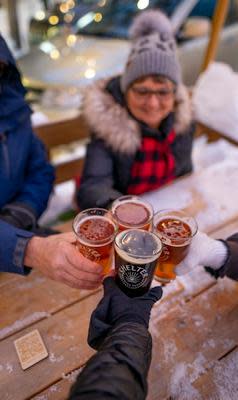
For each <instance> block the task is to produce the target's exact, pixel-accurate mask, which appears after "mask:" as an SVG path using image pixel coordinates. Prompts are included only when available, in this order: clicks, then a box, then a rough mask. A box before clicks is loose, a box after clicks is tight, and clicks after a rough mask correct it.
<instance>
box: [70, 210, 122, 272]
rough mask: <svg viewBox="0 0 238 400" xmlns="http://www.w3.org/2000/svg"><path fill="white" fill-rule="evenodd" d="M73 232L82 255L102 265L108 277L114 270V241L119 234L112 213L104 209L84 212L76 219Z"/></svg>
mask: <svg viewBox="0 0 238 400" xmlns="http://www.w3.org/2000/svg"><path fill="white" fill-rule="evenodd" d="M73 230H74V232H75V233H76V235H77V243H76V246H77V248H78V250H79V251H80V253H81V254H82V255H83V256H84V257H86V258H88V259H89V260H91V261H95V262H96V263H98V264H100V265H102V267H103V275H107V274H108V273H109V272H110V269H111V268H112V261H113V240H114V237H115V234H116V232H117V225H116V224H115V222H114V221H113V220H112V218H111V213H110V212H109V211H108V210H106V209H104V208H89V209H87V210H84V211H82V212H80V213H79V214H78V215H77V216H76V217H75V219H74V222H73Z"/></svg>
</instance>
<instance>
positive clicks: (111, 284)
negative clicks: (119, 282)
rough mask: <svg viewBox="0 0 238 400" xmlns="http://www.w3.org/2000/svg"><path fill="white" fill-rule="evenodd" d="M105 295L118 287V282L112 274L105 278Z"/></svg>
mask: <svg viewBox="0 0 238 400" xmlns="http://www.w3.org/2000/svg"><path fill="white" fill-rule="evenodd" d="M103 287H104V296H106V295H108V294H111V293H113V292H114V291H115V289H116V284H115V281H114V279H113V277H112V276H108V277H106V278H105V279H104V280H103Z"/></svg>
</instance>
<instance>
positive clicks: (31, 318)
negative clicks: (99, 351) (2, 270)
mask: <svg viewBox="0 0 238 400" xmlns="http://www.w3.org/2000/svg"><path fill="white" fill-rule="evenodd" d="M98 290H100V289H98ZM93 293H95V291H88V290H78V289H71V288H70V287H68V286H66V285H63V284H61V283H58V282H55V281H52V280H50V279H47V278H46V277H44V276H43V275H42V274H41V273H38V272H36V271H33V272H32V273H31V274H30V275H28V276H27V277H23V276H18V277H17V279H15V280H14V281H12V280H10V281H9V282H8V283H7V282H6V283H5V285H4V286H2V287H1V302H0V315H1V319H0V340H1V339H3V338H4V337H7V336H9V335H12V334H13V333H15V332H18V331H20V330H21V329H23V328H25V327H26V326H29V325H31V324H32V323H35V322H36V321H38V320H41V319H44V318H47V317H49V316H50V315H51V314H54V313H56V312H58V311H59V310H61V309H63V308H65V307H67V306H69V305H70V304H73V303H75V302H76V301H80V300H82V299H83V298H85V297H87V296H90V295H92V294H93Z"/></svg>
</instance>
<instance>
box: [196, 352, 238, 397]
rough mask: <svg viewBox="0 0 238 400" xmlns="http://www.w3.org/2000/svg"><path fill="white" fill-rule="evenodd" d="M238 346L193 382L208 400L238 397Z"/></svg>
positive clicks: (201, 394)
mask: <svg viewBox="0 0 238 400" xmlns="http://www.w3.org/2000/svg"><path fill="white" fill-rule="evenodd" d="M237 366H238V348H236V349H234V351H232V352H231V353H229V354H228V355H227V356H226V357H224V358H222V360H219V361H216V362H215V363H214V366H213V368H212V369H211V370H209V371H208V373H206V374H203V375H202V376H201V377H199V378H198V379H197V380H196V381H195V382H194V384H193V386H194V387H195V389H196V390H197V391H198V392H199V394H200V396H201V397H202V398H203V399H206V400H215V399H217V400H219V399H225V400H237V399H238V379H237Z"/></svg>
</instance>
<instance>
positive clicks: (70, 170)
mask: <svg viewBox="0 0 238 400" xmlns="http://www.w3.org/2000/svg"><path fill="white" fill-rule="evenodd" d="M34 131H35V132H36V134H37V135H38V136H39V137H40V139H41V140H42V142H43V143H44V144H45V146H46V148H47V150H48V152H49V157H50V158H51V151H52V149H54V148H55V147H57V146H60V145H68V144H70V143H71V142H74V141H79V140H81V139H86V138H87V137H88V136H89V132H88V128H87V125H86V122H85V120H84V119H83V118H82V117H81V116H80V115H78V116H77V117H76V118H73V119H69V120H65V121H61V122H56V123H50V124H46V125H41V126H39V127H35V128H34ZM83 161H84V158H83V157H78V158H77V159H73V160H69V161H66V162H62V163H59V164H58V165H56V183H61V182H64V181H67V180H69V179H72V178H73V177H74V176H75V175H79V174H80V173H81V172H82V168H83Z"/></svg>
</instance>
